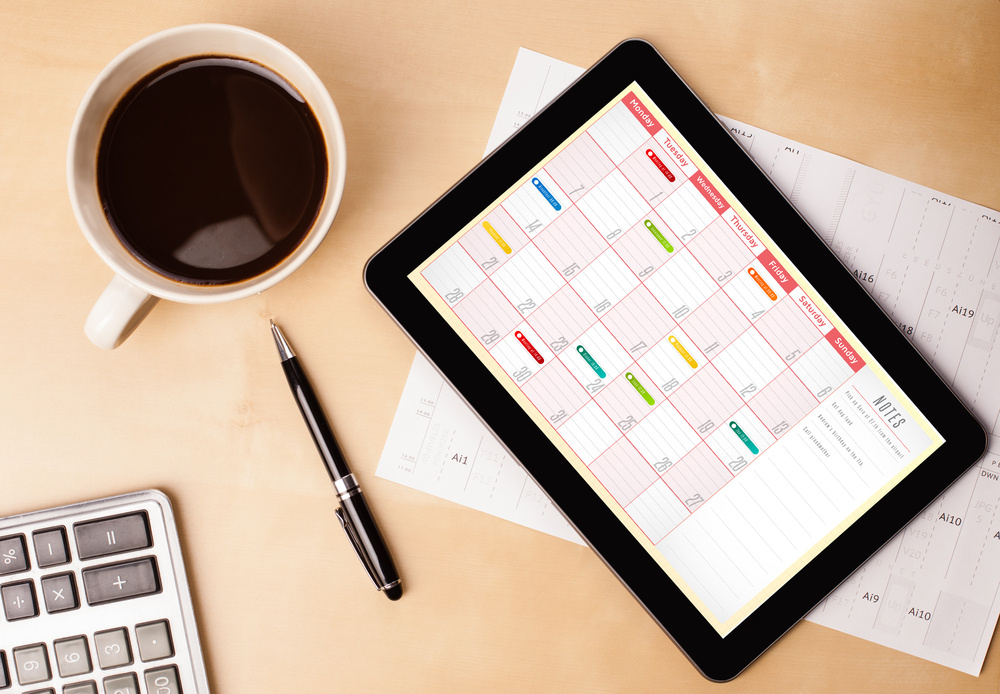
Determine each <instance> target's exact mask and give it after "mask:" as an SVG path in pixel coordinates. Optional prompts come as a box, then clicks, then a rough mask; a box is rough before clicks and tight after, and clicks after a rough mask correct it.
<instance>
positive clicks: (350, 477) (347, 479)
mask: <svg viewBox="0 0 1000 694" xmlns="http://www.w3.org/2000/svg"><path fill="white" fill-rule="evenodd" d="M333 488H334V489H335V490H337V498H338V499H346V498H347V497H349V496H354V495H355V494H360V493H361V487H360V486H359V485H358V481H357V480H356V479H354V473H348V474H346V475H344V476H343V477H341V478H340V479H339V480H334V481H333Z"/></svg>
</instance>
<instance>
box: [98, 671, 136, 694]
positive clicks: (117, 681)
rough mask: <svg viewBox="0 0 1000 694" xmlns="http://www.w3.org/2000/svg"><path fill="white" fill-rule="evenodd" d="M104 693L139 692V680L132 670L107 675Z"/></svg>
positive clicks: (129, 693) (134, 693)
mask: <svg viewBox="0 0 1000 694" xmlns="http://www.w3.org/2000/svg"><path fill="white" fill-rule="evenodd" d="M104 694H139V680H137V679H136V677H135V675H134V674H132V673H131V672H126V673H125V674H124V675H115V676H114V677H105V678H104Z"/></svg>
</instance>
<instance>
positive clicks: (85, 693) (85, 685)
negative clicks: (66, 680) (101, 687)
mask: <svg viewBox="0 0 1000 694" xmlns="http://www.w3.org/2000/svg"><path fill="white" fill-rule="evenodd" d="M63 694H97V685H96V684H94V683H93V682H77V683H76V684H67V685H66V686H65V687H63Z"/></svg>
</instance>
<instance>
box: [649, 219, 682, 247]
mask: <svg viewBox="0 0 1000 694" xmlns="http://www.w3.org/2000/svg"><path fill="white" fill-rule="evenodd" d="M643 224H645V225H646V228H647V229H649V233H650V234H652V235H653V238H655V239H656V240H657V241H659V242H660V245H661V246H663V247H664V248H665V249H667V253H673V252H674V247H673V246H671V245H670V242H669V241H667V237H666V236H664V235H663V232H661V231H660V230H659V229H657V228H656V225H655V224H653V223H652V222H651V221H649V220H648V219H647V220H646V221H645V222H643Z"/></svg>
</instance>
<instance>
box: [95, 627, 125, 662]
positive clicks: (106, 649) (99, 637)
mask: <svg viewBox="0 0 1000 694" xmlns="http://www.w3.org/2000/svg"><path fill="white" fill-rule="evenodd" d="M94 648H96V649H97V662H98V664H99V665H100V666H101V669H102V670H110V669H111V668H113V667H121V666H122V665H131V664H132V649H131V648H130V647H129V645H128V632H127V631H125V629H109V630H108V631H99V632H97V633H96V634H94Z"/></svg>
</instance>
